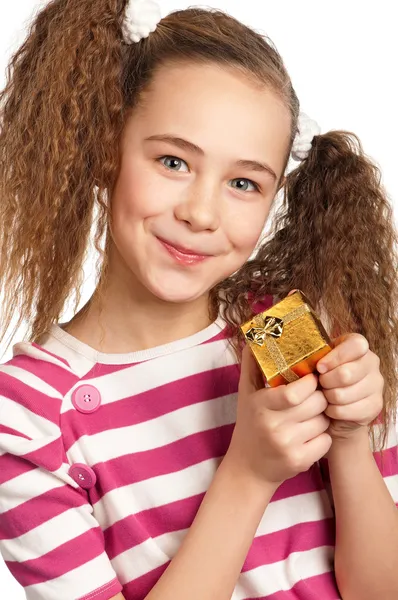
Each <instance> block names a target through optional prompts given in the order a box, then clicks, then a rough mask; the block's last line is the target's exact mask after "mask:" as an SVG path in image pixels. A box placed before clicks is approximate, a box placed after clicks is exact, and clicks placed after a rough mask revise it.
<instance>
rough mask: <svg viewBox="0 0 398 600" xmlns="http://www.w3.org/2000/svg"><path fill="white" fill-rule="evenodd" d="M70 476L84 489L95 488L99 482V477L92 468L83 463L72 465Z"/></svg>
mask: <svg viewBox="0 0 398 600" xmlns="http://www.w3.org/2000/svg"><path fill="white" fill-rule="evenodd" d="M68 474H69V475H70V476H71V477H72V479H73V480H74V481H76V483H78V484H79V485H80V487H82V488H84V489H88V488H91V487H93V485H95V483H96V481H97V476H96V474H95V473H94V471H93V470H92V468H91V467H89V466H88V465H84V464H83V463H75V464H74V465H72V466H71V468H70V469H69V471H68Z"/></svg>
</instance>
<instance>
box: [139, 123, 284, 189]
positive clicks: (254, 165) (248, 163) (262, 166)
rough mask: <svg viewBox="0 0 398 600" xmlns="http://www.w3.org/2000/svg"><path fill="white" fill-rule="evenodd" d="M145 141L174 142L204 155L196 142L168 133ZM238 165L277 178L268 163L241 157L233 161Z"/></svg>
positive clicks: (184, 148) (175, 144)
mask: <svg viewBox="0 0 398 600" xmlns="http://www.w3.org/2000/svg"><path fill="white" fill-rule="evenodd" d="M144 141H145V142H150V141H160V142H169V143H170V144H174V146H178V147H179V148H181V149H182V150H188V151H190V152H194V153H195V154H199V155H200V156H204V154H205V153H204V151H203V150H202V148H199V146H197V145H196V144H193V143H192V142H189V141H188V140H184V139H183V138H181V137H178V136H175V135H170V134H167V133H165V134H159V135H151V136H150V137H147V138H145V140H144ZM235 164H236V165H237V166H238V167H242V168H244V169H251V170H252V171H260V172H263V173H264V172H266V173H269V175H271V176H272V177H273V179H274V180H277V179H278V178H277V176H276V173H275V172H274V171H273V170H272V169H271V167H270V166H269V165H267V164H266V163H263V162H259V161H257V160H248V159H241V160H237V161H236V163H235Z"/></svg>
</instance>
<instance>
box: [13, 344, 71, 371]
mask: <svg viewBox="0 0 398 600" xmlns="http://www.w3.org/2000/svg"><path fill="white" fill-rule="evenodd" d="M43 348H46V345H45V344H44V345H43ZM12 352H13V357H14V356H18V355H19V354H22V355H25V356H31V357H32V358H36V359H37V360H43V361H46V362H48V363H52V364H53V365H57V366H59V367H61V368H62V369H65V370H66V371H69V372H71V370H70V368H69V367H68V365H66V364H65V363H64V362H63V361H62V360H60V359H59V358H57V357H56V356H51V355H50V354H48V352H44V351H43V350H41V349H40V348H36V347H35V346H32V344H31V342H17V343H16V344H14V346H13V348H12Z"/></svg>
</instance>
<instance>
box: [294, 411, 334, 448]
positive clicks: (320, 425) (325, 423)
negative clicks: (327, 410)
mask: <svg viewBox="0 0 398 600" xmlns="http://www.w3.org/2000/svg"><path fill="white" fill-rule="evenodd" d="M329 425H330V419H329V418H328V417H326V416H325V415H324V414H321V415H317V416H316V417H314V418H312V419H309V420H308V421H304V423H298V424H297V426H296V428H295V433H296V441H297V442H299V443H304V442H308V441H309V440H312V439H313V438H315V437H317V436H318V435H321V433H324V432H325V431H326V430H327V429H328V427H329Z"/></svg>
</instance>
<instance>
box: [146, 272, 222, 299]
mask: <svg viewBox="0 0 398 600" xmlns="http://www.w3.org/2000/svg"><path fill="white" fill-rule="evenodd" d="M143 284H144V285H145V287H146V288H147V290H148V291H149V292H150V293H151V294H153V295H154V296H156V298H159V300H163V301H164V302H173V303H176V304H184V303H186V302H193V301H194V300H197V299H198V298H200V297H202V296H204V295H205V294H207V293H208V292H209V290H210V289H211V287H212V284H210V285H209V286H207V285H204V284H203V283H202V284H200V282H197V281H196V282H193V281H182V280H181V278H179V277H177V278H173V277H162V278H161V279H158V280H148V279H146V281H143Z"/></svg>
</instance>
